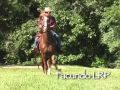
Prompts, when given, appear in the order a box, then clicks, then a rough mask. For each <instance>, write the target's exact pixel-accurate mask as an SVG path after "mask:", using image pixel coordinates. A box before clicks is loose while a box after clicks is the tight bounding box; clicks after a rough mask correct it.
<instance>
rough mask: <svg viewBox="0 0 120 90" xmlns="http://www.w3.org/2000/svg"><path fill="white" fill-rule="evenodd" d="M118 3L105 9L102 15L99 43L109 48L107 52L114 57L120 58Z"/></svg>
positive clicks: (119, 12)
mask: <svg viewBox="0 0 120 90" xmlns="http://www.w3.org/2000/svg"><path fill="white" fill-rule="evenodd" d="M119 9H120V1H116V2H115V3H114V4H113V5H112V6H111V7H108V8H105V12H104V13H103V14H102V17H103V19H101V23H100V30H101V32H102V33H103V34H102V38H101V41H102V43H105V44H106V45H108V47H109V51H110V52H111V53H112V54H113V56H114V57H116V58H115V59H114V60H119V58H120V54H119V52H120V22H119V21H120V11H119ZM112 62H113V60H112Z"/></svg>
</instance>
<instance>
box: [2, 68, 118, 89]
mask: <svg viewBox="0 0 120 90" xmlns="http://www.w3.org/2000/svg"><path fill="white" fill-rule="evenodd" d="M61 69H62V72H63V73H64V74H65V73H67V74H72V73H73V74H82V73H84V70H85V69H86V70H87V73H91V74H92V73H93V72H97V73H98V72H102V71H104V72H111V75H110V76H109V77H108V78H107V79H62V78H60V79H58V77H57V75H56V72H55V70H54V69H52V73H51V75H50V76H46V75H44V74H43V72H42V70H41V69H37V68H2V67H1V68H0V90H120V70H119V69H103V68H101V69H98V68H97V69H96V68H86V67H78V66H62V67H61Z"/></svg>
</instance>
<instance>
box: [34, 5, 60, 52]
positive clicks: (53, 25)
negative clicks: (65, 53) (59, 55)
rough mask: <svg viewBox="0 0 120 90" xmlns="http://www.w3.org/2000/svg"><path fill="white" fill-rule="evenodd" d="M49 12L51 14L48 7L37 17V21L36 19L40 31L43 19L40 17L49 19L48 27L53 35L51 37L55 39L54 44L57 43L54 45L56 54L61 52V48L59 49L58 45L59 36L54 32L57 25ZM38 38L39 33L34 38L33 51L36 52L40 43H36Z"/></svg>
mask: <svg viewBox="0 0 120 90" xmlns="http://www.w3.org/2000/svg"><path fill="white" fill-rule="evenodd" d="M51 12H52V10H51V8H50V7H45V9H44V11H43V12H42V13H41V15H40V17H39V19H38V27H39V28H40V29H42V28H43V19H42V17H44V16H46V17H48V18H49V20H48V24H49V25H50V30H51V32H52V33H53V36H54V38H55V40H56V42H57V43H56V44H57V52H61V49H60V48H61V47H60V45H61V40H60V36H59V35H58V34H57V33H56V32H55V29H56V26H57V23H56V20H55V17H53V16H52V15H51ZM40 37H41V34H40V33H39V34H37V36H36V37H35V48H34V50H35V51H37V50H38V44H39V43H40V42H38V41H40V40H39V38H40Z"/></svg>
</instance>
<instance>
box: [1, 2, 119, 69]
mask: <svg viewBox="0 0 120 90" xmlns="http://www.w3.org/2000/svg"><path fill="white" fill-rule="evenodd" d="M0 2H1V4H0V11H1V13H0V30H1V31H0V40H1V41H0V49H1V50H2V51H4V52H5V53H6V54H5V55H2V56H3V57H2V58H4V59H5V61H6V63H22V62H26V61H27V62H29V60H31V58H32V57H34V55H33V54H31V50H32V48H33V42H34V37H35V35H36V33H37V32H38V31H39V29H38V27H37V24H36V23H37V18H38V16H39V12H40V11H37V10H38V7H39V9H40V10H41V11H42V10H43V8H44V7H45V6H50V7H51V8H52V9H53V10H54V11H53V15H54V16H55V18H56V20H57V24H58V27H57V29H56V31H57V32H59V34H60V36H61V40H62V50H63V52H64V55H59V56H58V61H59V63H60V64H78V65H85V66H95V67H99V66H107V64H108V65H109V63H116V62H117V61H118V62H119V60H120V59H119V57H120V53H119V51H120V48H119V47H120V39H119V38H120V35H119V33H120V29H119V28H120V23H119V21H120V11H119V9H120V0H104V1H102V0H54V2H53V1H52V0H27V1H25V0H4V1H0ZM1 50H0V51H1ZM118 66H119V65H118Z"/></svg>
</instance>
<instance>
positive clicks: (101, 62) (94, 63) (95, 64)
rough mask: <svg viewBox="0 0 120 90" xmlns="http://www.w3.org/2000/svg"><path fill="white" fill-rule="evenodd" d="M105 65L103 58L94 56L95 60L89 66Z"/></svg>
mask: <svg viewBox="0 0 120 90" xmlns="http://www.w3.org/2000/svg"><path fill="white" fill-rule="evenodd" d="M105 65H106V62H105V60H104V59H102V58H99V57H96V58H95V61H93V62H92V65H91V66H92V67H97V68H99V67H105Z"/></svg>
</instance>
